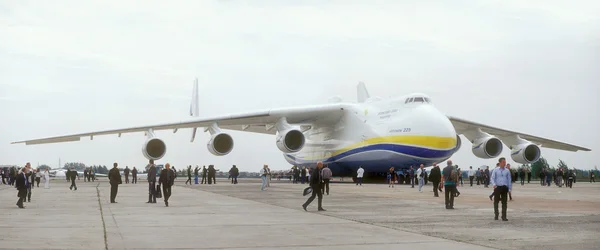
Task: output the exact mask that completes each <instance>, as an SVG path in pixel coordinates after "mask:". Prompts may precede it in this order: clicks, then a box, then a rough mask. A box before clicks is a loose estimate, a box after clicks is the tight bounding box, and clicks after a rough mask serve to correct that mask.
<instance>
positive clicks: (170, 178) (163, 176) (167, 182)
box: [158, 163, 192, 207]
mask: <svg viewBox="0 0 600 250" xmlns="http://www.w3.org/2000/svg"><path fill="white" fill-rule="evenodd" d="M170 168H171V165H170V164H169V163H167V164H165V168H164V169H163V170H161V171H160V177H159V178H158V182H159V183H160V185H161V186H162V192H163V199H164V201H165V206H167V207H168V206H169V198H170V197H171V187H172V186H173V183H174V182H175V174H174V172H173V171H171V169H170ZM191 184H192V183H191V181H190V185H191Z"/></svg>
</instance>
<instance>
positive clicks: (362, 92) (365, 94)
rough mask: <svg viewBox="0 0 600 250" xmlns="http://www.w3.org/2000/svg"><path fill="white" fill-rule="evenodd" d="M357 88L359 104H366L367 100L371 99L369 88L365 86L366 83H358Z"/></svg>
mask: <svg viewBox="0 0 600 250" xmlns="http://www.w3.org/2000/svg"><path fill="white" fill-rule="evenodd" d="M356 88H357V89H356V90H357V95H358V96H357V98H358V99H357V101H358V102H365V101H366V100H367V99H369V97H371V96H370V95H369V91H367V87H366V86H365V83H364V82H358V86H356Z"/></svg>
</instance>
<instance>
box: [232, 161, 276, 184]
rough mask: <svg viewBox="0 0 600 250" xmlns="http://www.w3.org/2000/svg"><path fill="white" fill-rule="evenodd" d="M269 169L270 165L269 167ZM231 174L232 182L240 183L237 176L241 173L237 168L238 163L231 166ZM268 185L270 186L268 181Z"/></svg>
mask: <svg viewBox="0 0 600 250" xmlns="http://www.w3.org/2000/svg"><path fill="white" fill-rule="evenodd" d="M267 169H268V167H267ZM229 174H230V175H231V184H234V185H235V184H238V181H237V178H238V176H239V175H240V170H239V169H238V168H237V166H236V165H233V167H231V170H229ZM267 186H269V183H268V182H267Z"/></svg>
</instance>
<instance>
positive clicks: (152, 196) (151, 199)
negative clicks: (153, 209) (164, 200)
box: [146, 160, 156, 203]
mask: <svg viewBox="0 0 600 250" xmlns="http://www.w3.org/2000/svg"><path fill="white" fill-rule="evenodd" d="M148 167H149V168H148V202H146V203H156V166H155V165H154V160H150V163H149V164H148Z"/></svg>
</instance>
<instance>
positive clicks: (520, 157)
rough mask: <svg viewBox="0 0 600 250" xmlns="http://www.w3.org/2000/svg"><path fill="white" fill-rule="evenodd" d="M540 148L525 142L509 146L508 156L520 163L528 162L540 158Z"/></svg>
mask: <svg viewBox="0 0 600 250" xmlns="http://www.w3.org/2000/svg"><path fill="white" fill-rule="evenodd" d="M540 156H541V150H540V147H538V146H537V145H535V144H533V143H530V142H527V143H521V144H519V145H516V146H512V147H511V152H510V158H512V159H513V161H515V162H517V163H521V164H529V163H532V162H536V161H537V160H538V159H540Z"/></svg>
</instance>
